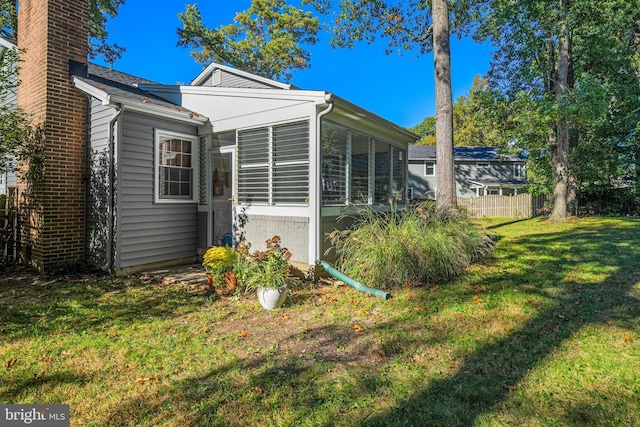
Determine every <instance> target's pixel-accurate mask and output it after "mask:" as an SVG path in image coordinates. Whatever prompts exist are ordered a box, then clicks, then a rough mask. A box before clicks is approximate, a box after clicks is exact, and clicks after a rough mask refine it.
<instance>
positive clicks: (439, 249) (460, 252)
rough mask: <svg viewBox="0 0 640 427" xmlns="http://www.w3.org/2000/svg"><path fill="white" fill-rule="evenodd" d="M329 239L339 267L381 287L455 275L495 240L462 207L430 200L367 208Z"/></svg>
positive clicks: (391, 287)
mask: <svg viewBox="0 0 640 427" xmlns="http://www.w3.org/2000/svg"><path fill="white" fill-rule="evenodd" d="M350 217H351V218H352V219H353V221H354V223H353V225H352V226H351V227H350V228H348V229H346V230H334V231H333V232H332V233H331V234H330V235H329V239H330V241H331V243H332V245H333V246H332V248H333V249H334V250H335V253H336V257H337V263H338V265H339V266H340V268H341V269H342V270H343V271H345V272H346V273H347V274H349V275H352V276H353V277H354V278H356V279H358V280H360V281H363V282H365V283H368V284H370V285H371V286H374V287H376V288H379V289H385V290H389V289H393V288H398V287H401V286H404V285H408V284H410V285H417V284H427V283H433V282H438V281H442V280H445V279H448V278H450V277H453V276H456V275H458V274H460V273H461V272H462V270H464V269H465V268H466V267H468V266H469V265H470V264H471V263H473V262H475V261H477V260H479V259H480V258H482V257H484V256H486V255H488V254H489V253H490V252H491V249H492V248H493V241H492V240H491V239H490V238H489V237H488V236H487V235H486V234H485V233H483V232H481V231H480V229H479V228H478V227H477V226H475V225H474V224H473V223H472V222H471V221H470V219H469V218H468V217H467V216H466V215H465V214H464V213H463V212H459V211H457V210H453V209H451V210H438V209H436V206H435V204H434V203H433V202H425V203H421V204H418V205H416V206H412V207H409V208H407V209H406V210H400V209H398V208H397V206H395V205H391V209H390V210H389V211H376V210H374V209H373V208H365V209H364V210H363V211H361V212H358V214H357V215H353V216H350Z"/></svg>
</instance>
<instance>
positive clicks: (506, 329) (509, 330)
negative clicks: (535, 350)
mask: <svg viewBox="0 0 640 427" xmlns="http://www.w3.org/2000/svg"><path fill="white" fill-rule="evenodd" d="M502 329H503V330H505V331H507V332H511V331H513V328H509V327H507V328H502Z"/></svg>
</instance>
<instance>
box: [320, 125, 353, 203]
mask: <svg viewBox="0 0 640 427" xmlns="http://www.w3.org/2000/svg"><path fill="white" fill-rule="evenodd" d="M346 184H347V130H346V129H345V128H343V127H341V126H337V125H334V124H333V123H327V122H325V123H323V125H322V202H323V204H324V205H345V204H346V203H347V191H346Z"/></svg>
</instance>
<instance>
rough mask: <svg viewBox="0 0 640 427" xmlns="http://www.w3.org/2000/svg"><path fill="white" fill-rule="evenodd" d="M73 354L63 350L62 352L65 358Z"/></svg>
mask: <svg viewBox="0 0 640 427" xmlns="http://www.w3.org/2000/svg"><path fill="white" fill-rule="evenodd" d="M71 353H72V352H71V350H62V352H60V354H62V355H63V356H71Z"/></svg>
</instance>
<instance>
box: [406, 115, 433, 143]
mask: <svg viewBox="0 0 640 427" xmlns="http://www.w3.org/2000/svg"><path fill="white" fill-rule="evenodd" d="M409 130H410V131H411V132H413V133H415V134H417V135H420V139H419V140H418V142H416V145H436V118H435V117H425V119H424V120H423V121H422V122H420V123H419V124H417V125H415V126H413V127H412V128H409Z"/></svg>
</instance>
